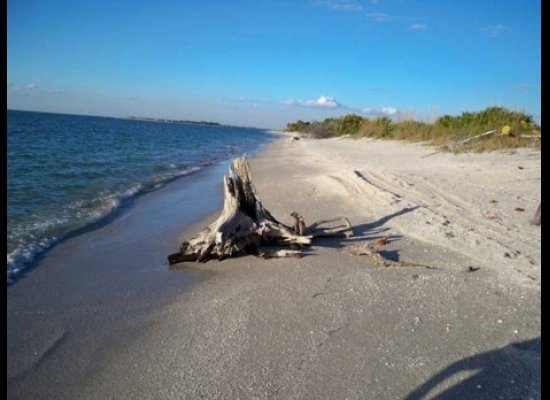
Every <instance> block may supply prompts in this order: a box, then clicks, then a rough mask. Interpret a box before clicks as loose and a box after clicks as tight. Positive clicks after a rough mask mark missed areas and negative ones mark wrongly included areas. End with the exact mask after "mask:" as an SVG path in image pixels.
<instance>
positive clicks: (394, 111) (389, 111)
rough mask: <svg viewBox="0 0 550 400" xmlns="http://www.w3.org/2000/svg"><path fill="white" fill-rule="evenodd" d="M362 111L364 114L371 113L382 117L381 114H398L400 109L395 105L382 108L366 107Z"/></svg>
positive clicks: (389, 115) (388, 115) (387, 115)
mask: <svg viewBox="0 0 550 400" xmlns="http://www.w3.org/2000/svg"><path fill="white" fill-rule="evenodd" d="M361 111H362V112H363V114H367V115H371V116H373V117H380V116H386V117H391V116H393V115H396V114H397V113H398V112H399V110H398V109H397V108H395V107H380V108H370V107H365V108H363V110H361Z"/></svg>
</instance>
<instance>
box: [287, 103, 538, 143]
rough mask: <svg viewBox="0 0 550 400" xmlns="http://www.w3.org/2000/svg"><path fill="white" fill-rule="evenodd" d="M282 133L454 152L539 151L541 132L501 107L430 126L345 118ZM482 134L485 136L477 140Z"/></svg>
mask: <svg viewBox="0 0 550 400" xmlns="http://www.w3.org/2000/svg"><path fill="white" fill-rule="evenodd" d="M286 131H288V132H301V133H302V134H304V135H305V136H308V137H312V138H318V139H322V138H330V137H336V136H345V135H349V136H350V137H353V138H363V137H371V138H377V139H393V140H408V141H413V142H425V143H426V144H431V145H436V146H441V147H442V148H443V149H446V150H452V151H455V152H460V151H477V152H482V151H488V150H498V149H509V148H517V147H530V146H534V147H537V148H540V142H541V140H540V135H541V128H540V126H539V125H537V124H536V123H535V121H534V120H533V117H532V116H531V115H528V114H525V113H523V112H519V111H510V110H508V109H506V108H503V107H489V108H486V109H484V110H482V111H479V112H463V113H462V114H460V115H458V116H451V115H444V116H442V117H440V118H437V119H436V120H435V121H434V122H431V123H429V122H423V121H416V120H414V119H411V118H401V119H399V120H395V121H394V120H391V119H390V118H388V117H378V118H374V119H369V118H366V117H362V116H360V115H356V114H348V115H345V116H342V117H337V118H326V119H325V120H323V121H312V122H309V121H306V122H304V121H301V120H299V121H296V122H291V123H289V124H287V127H286ZM483 133H487V134H486V135H483V136H480V135H481V134H483ZM477 136H479V137H477Z"/></svg>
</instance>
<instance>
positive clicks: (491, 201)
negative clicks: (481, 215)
mask: <svg viewBox="0 0 550 400" xmlns="http://www.w3.org/2000/svg"><path fill="white" fill-rule="evenodd" d="M489 203H491V204H496V203H498V200H489Z"/></svg>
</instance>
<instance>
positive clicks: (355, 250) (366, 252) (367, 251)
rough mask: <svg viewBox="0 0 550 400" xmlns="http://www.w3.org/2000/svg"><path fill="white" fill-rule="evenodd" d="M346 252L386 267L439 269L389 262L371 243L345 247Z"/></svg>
mask: <svg viewBox="0 0 550 400" xmlns="http://www.w3.org/2000/svg"><path fill="white" fill-rule="evenodd" d="M344 251H345V252H346V253H349V254H352V255H355V256H369V257H371V258H372V259H373V261H374V262H375V263H376V264H378V265H382V266H384V267H423V268H428V269H437V268H436V267H431V266H429V265H423V264H417V263H412V262H407V261H394V260H388V259H387V258H385V257H384V256H382V254H380V253H379V252H378V250H376V249H375V248H374V247H373V246H372V245H371V244H370V243H366V244H364V245H361V246H349V247H345V248H344Z"/></svg>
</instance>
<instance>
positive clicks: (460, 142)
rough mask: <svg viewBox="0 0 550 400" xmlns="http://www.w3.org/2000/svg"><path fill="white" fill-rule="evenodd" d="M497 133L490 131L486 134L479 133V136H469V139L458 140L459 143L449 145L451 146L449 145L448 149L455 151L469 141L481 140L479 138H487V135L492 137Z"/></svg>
mask: <svg viewBox="0 0 550 400" xmlns="http://www.w3.org/2000/svg"><path fill="white" fill-rule="evenodd" d="M497 132H498V131H496V130H490V131H487V132H483V133H480V134H479V135H475V136H471V137H469V138H466V139H464V140H459V141H457V142H454V143H451V144H450V145H449V148H450V149H451V150H453V149H455V148H456V147H458V146H462V145H463V144H465V143H468V142H470V141H472V140H474V139H479V138H481V137H485V136H489V135H492V134H493V133H497Z"/></svg>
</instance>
